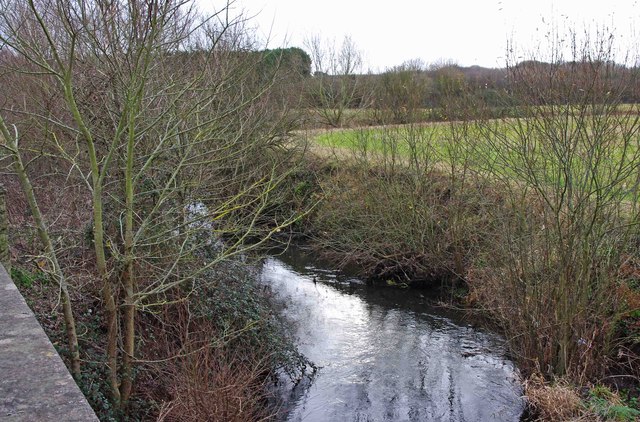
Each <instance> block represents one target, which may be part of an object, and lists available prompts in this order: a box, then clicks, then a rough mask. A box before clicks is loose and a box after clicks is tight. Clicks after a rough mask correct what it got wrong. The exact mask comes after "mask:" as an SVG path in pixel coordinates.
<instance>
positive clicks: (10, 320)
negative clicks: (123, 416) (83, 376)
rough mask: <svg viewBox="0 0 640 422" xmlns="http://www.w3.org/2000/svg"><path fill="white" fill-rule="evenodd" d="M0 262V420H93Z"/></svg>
mask: <svg viewBox="0 0 640 422" xmlns="http://www.w3.org/2000/svg"><path fill="white" fill-rule="evenodd" d="M97 420H98V419H97V417H96V415H95V413H94V412H93V410H92V409H91V407H90V406H89V403H87V400H86V399H85V397H84V395H83V394H82V392H80V389H79V388H78V386H77V385H76V383H75V382H74V380H73V378H72V377H71V374H70V373H69V371H68V370H67V367H66V366H65V364H64V362H62V359H61V358H60V356H58V353H56V350H55V349H54V347H53V345H52V344H51V342H50V341H49V338H48V337H47V335H46V334H45V332H44V330H43V329H42V327H41V326H40V324H39V323H38V321H37V320H36V317H35V315H34V314H33V312H31V309H29V307H28V306H27V303H26V302H25V300H24V298H23V297H22V295H21V294H20V292H19V291H18V289H17V288H16V286H15V284H14V283H13V281H12V280H11V278H10V277H9V276H8V274H7V272H6V271H5V269H4V267H3V266H2V265H1V264H0V421H2V422H5V421H12V422H13V421H16V422H17V421H25V422H26V421H29V422H36V421H42V422H46V421H56V422H67V421H68V422H72V421H97Z"/></svg>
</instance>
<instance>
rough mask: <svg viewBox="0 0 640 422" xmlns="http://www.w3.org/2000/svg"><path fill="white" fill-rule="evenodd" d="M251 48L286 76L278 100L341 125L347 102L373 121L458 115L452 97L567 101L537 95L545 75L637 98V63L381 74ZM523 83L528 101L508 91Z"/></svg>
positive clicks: (485, 104)
mask: <svg viewBox="0 0 640 422" xmlns="http://www.w3.org/2000/svg"><path fill="white" fill-rule="evenodd" d="M257 54H259V57H260V62H261V65H260V66H259V67H258V71H259V72H260V73H261V74H262V75H265V76H269V77H270V76H272V75H273V74H274V72H278V73H279V74H280V75H287V76H286V78H284V79H282V78H281V79H279V80H280V81H286V82H287V83H286V84H285V85H284V86H283V87H282V89H281V90H278V91H280V95H281V96H282V99H283V100H284V99H286V100H287V101H288V103H289V104H296V105H297V107H300V108H306V109H316V110H325V111H324V112H322V113H321V114H322V115H323V116H324V117H325V118H324V119H322V120H324V122H323V123H325V124H326V125H330V126H341V125H342V124H343V123H344V122H343V120H344V118H345V116H347V115H348V113H346V110H350V109H360V110H363V109H364V110H369V111H370V113H369V114H368V116H369V118H370V120H371V121H370V122H369V123H371V124H376V123H407V122H409V121H414V120H416V119H418V120H449V119H456V118H460V117H463V116H459V115H458V114H459V113H461V112H466V111H465V110H467V109H468V107H459V105H458V106H456V107H450V106H448V104H450V103H451V102H452V101H455V100H456V99H458V100H460V99H464V100H465V101H466V102H467V105H468V106H471V107H476V108H482V109H483V110H484V111H485V112H489V113H491V114H493V115H495V116H496V117H500V116H502V117H504V116H508V115H512V114H514V113H515V114H517V107H518V106H530V105H549V104H557V103H558V102H561V103H567V102H568V103H571V101H572V99H571V98H567V97H563V98H554V97H553V96H549V95H544V96H542V95H537V94H536V91H537V89H536V86H538V85H539V84H542V83H544V82H545V81H548V80H555V81H558V80H560V81H562V80H567V81H569V80H570V81H572V82H571V83H572V84H574V90H575V92H576V98H581V97H582V96H581V95H578V94H579V92H581V91H580V90H582V91H584V90H589V89H593V88H594V86H593V84H594V83H596V84H598V88H601V87H602V86H610V87H611V91H612V92H616V93H617V95H620V96H621V98H620V100H621V102H623V103H637V102H639V100H640V93H639V92H638V88H637V83H636V79H637V76H638V69H637V68H635V67H628V66H624V65H620V64H616V63H613V62H607V63H598V62H593V61H589V62H575V61H571V62H564V63H545V62H542V61H536V60H528V61H522V62H519V63H517V64H514V65H510V66H506V67H504V68H486V67H481V66H470V67H464V66H459V65H457V64H451V63H445V64H437V65H430V66H427V65H425V64H423V63H421V62H419V61H414V62H407V63H404V64H402V65H399V66H395V67H393V68H390V69H388V70H386V71H385V72H382V73H379V74H373V73H367V74H363V73H359V74H355V73H352V74H329V73H325V72H318V71H316V72H313V71H312V59H311V57H310V56H309V54H308V53H307V52H305V51H304V50H303V49H301V48H295V47H294V48H286V49H274V50H265V51H261V52H258V53H257ZM594 66H595V67H598V69H599V75H600V76H599V78H598V80H597V81H593V80H587V79H586V78H585V79H584V80H583V83H582V84H581V83H577V84H576V81H578V82H579V81H581V78H580V75H581V74H587V73H588V72H590V74H593V73H592V71H593V68H594ZM558 75H566V76H567V77H566V78H562V77H560V78H559V77H558ZM569 76H571V77H569ZM292 83H293V84H294V86H292V85H291V84H292ZM558 88H560V87H558ZM562 88H566V87H562ZM523 89H524V90H529V91H530V95H527V96H526V98H527V101H528V103H527V104H521V101H519V100H517V98H522V96H521V95H514V92H515V91H517V90H523ZM563 92H566V90H565V89H563ZM339 110H343V112H339ZM329 111H331V112H329Z"/></svg>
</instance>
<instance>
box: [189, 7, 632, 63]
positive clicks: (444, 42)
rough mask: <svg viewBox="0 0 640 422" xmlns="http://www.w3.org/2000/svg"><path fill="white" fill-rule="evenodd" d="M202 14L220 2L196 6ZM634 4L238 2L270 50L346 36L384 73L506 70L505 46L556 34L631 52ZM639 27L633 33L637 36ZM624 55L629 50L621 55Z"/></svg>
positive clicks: (530, 45)
mask: <svg viewBox="0 0 640 422" xmlns="http://www.w3.org/2000/svg"><path fill="white" fill-rule="evenodd" d="M199 3H200V4H201V6H202V7H204V8H212V7H213V8H215V7H221V6H222V5H224V4H225V2H223V1H214V0H199ZM638 3H639V1H638V0H582V1H580V0H395V1H382V0H378V1H375V0H370V1H367V0H314V1H307V0H236V1H235V3H234V4H233V9H234V11H235V12H239V11H241V10H244V11H245V13H247V14H249V15H252V16H254V15H255V17H254V18H253V19H252V23H253V25H254V26H255V27H257V29H258V31H259V34H260V35H261V36H262V37H263V38H267V37H269V40H270V41H269V47H271V48H276V47H281V46H299V47H302V46H303V40H304V38H305V37H308V36H309V35H311V34H320V35H321V36H322V37H323V38H327V39H331V38H336V39H338V40H341V39H342V37H343V36H344V35H347V34H348V35H350V36H351V37H352V39H353V40H354V42H355V43H356V45H357V46H358V47H359V48H360V49H361V50H362V51H363V53H364V56H365V62H366V64H367V67H368V68H370V69H371V70H383V69H384V68H386V67H389V66H393V65H397V64H400V63H402V62H403V61H406V60H410V59H416V58H419V59H422V60H423V61H424V62H426V63H433V62H438V61H442V60H453V61H455V62H457V63H459V64H460V65H465V66H469V65H474V64H477V65H481V66H489V67H499V66H502V65H504V61H505V51H506V46H507V41H508V40H512V41H513V42H514V43H515V44H516V45H518V46H520V47H521V48H523V49H525V50H530V49H532V48H535V47H534V45H535V43H536V40H538V41H539V40H544V34H545V33H547V32H548V30H549V28H551V27H552V26H553V25H554V24H555V26H556V27H573V28H578V29H580V30H582V29H583V28H584V27H585V26H586V27H589V28H596V27H600V28H602V27H603V26H605V27H607V28H608V29H609V30H613V32H614V34H615V35H616V39H617V40H618V44H619V45H624V46H629V45H635V44H636V42H637V41H640V39H638V37H639V35H638V34H640V32H638V31H640V4H638ZM636 27H637V31H636ZM625 48H627V47H625Z"/></svg>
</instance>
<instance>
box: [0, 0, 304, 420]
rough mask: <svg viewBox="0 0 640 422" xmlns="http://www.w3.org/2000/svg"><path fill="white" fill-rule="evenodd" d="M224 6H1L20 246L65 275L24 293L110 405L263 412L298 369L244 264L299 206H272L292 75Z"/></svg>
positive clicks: (292, 160) (45, 268) (25, 259)
mask: <svg viewBox="0 0 640 422" xmlns="http://www.w3.org/2000/svg"><path fill="white" fill-rule="evenodd" d="M229 7H230V4H227V5H226V6H225V7H223V8H222V9H221V10H219V11H218V12H217V13H215V14H214V15H212V16H201V15H199V14H198V13H197V11H196V10H195V8H194V5H193V3H192V2H188V1H173V0H169V1H152V2H147V1H116V2H114V1H95V2H73V1H65V0H42V1H37V0H32V1H28V2H21V1H13V0H6V1H2V2H0V47H1V51H0V66H2V73H1V74H0V78H1V82H0V86H1V89H2V93H3V95H2V108H1V109H0V141H1V142H0V151H1V152H0V154H1V155H0V160H1V162H2V166H3V173H2V183H3V184H4V185H6V186H7V188H8V189H9V191H10V195H9V196H8V197H9V204H8V207H9V210H10V217H11V222H12V224H13V230H12V241H13V246H14V259H17V261H18V265H17V268H22V270H21V271H24V273H36V274H45V276H40V275H39V276H38V278H40V277H44V278H45V279H47V280H50V281H51V282H52V283H53V284H52V287H51V288H49V289H46V288H45V287H42V289H43V290H30V289H29V288H27V290H30V291H34V292H35V294H33V295H31V298H32V299H33V301H34V302H37V303H36V307H37V308H38V309H39V312H38V313H39V315H40V316H41V317H42V319H41V320H43V321H45V325H46V326H48V327H49V328H51V332H52V333H54V334H53V335H54V338H59V337H56V335H55V333H58V335H60V334H59V333H60V331H58V330H59V329H62V328H63V327H64V334H63V335H62V337H63V338H64V342H62V343H61V344H65V346H64V348H63V350H62V352H63V354H64V355H65V357H66V358H67V359H68V362H69V364H70V368H71V371H72V373H73V375H74V377H75V378H76V380H77V381H78V382H79V383H80V384H81V386H82V387H83V388H85V390H86V391H87V394H88V396H89V398H90V399H91V400H92V404H93V405H94V406H95V408H96V410H97V411H98V413H99V414H100V415H101V417H102V418H103V419H109V418H111V417H113V418H126V417H127V415H132V417H141V413H140V412H142V409H146V410H148V411H150V412H151V413H152V414H153V413H155V415H156V416H158V415H160V416H161V417H162V418H165V419H166V420H183V419H189V418H195V419H200V418H202V419H208V418H214V419H218V418H222V419H228V420H231V419H233V418H236V419H237V420H246V419H251V418H253V417H254V416H255V415H256V414H257V413H253V412H258V413H261V412H264V411H265V401H264V400H263V399H262V397H263V396H264V394H265V390H264V386H265V384H264V383H265V381H266V380H267V379H268V377H269V375H270V374H273V373H274V372H275V371H277V370H281V369H283V368H285V369H286V372H288V373H290V374H291V375H292V376H293V375H295V376H300V374H301V371H303V370H304V364H303V363H301V362H302V360H301V358H300V357H299V356H297V355H296V354H295V350H294V349H293V348H292V346H291V344H290V343H287V342H286V340H285V338H286V335H285V334H284V333H283V332H280V331H278V325H277V323H276V322H274V321H273V319H272V317H271V315H270V314H269V311H268V310H267V308H266V307H265V306H266V305H265V303H264V298H263V297H262V295H261V294H260V290H259V289H257V288H256V287H255V286H254V284H253V283H254V281H255V280H253V279H254V278H255V277H254V276H253V275H252V274H250V273H247V272H246V271H244V270H241V268H243V265H241V264H239V262H240V261H242V260H243V259H246V257H247V256H248V253H249V252H250V250H252V249H253V248H254V247H255V246H257V245H259V244H261V243H264V242H265V241H267V240H268V239H269V238H270V237H271V236H272V235H273V234H274V233H277V232H282V231H283V229H285V228H286V227H287V226H289V225H290V224H292V223H293V222H295V221H297V220H298V219H299V218H300V216H301V215H303V214H304V212H305V211H304V210H302V209H299V210H283V212H276V211H277V210H279V209H280V207H279V205H280V196H279V195H280V194H281V192H286V191H287V189H286V188H285V187H283V185H282V184H283V181H284V180H286V178H287V177H288V174H289V173H290V171H291V169H293V168H295V166H296V160H297V159H296V156H297V151H296V149H297V147H296V145H294V143H292V142H291V141H290V139H289V138H288V137H287V133H288V132H289V131H290V130H291V129H292V128H293V127H294V126H293V125H294V124H295V121H296V117H295V115H293V114H292V113H290V109H289V104H288V103H286V102H283V101H282V97H281V95H279V94H278V92H277V91H275V90H274V89H273V88H274V86H275V85H276V84H279V86H280V87H283V86H285V85H286V84H288V83H291V82H292V81H294V80H295V78H296V77H297V76H295V75H292V74H291V73H289V72H288V70H287V71H285V69H290V68H291V67H290V66H285V65H284V64H283V63H284V62H285V61H286V60H285V59H286V58H287V57H290V55H287V54H285V53H286V52H284V51H282V52H280V53H281V54H280V55H279V56H275V55H274V54H278V53H271V54H265V53H264V52H259V51H261V50H260V48H259V46H258V45H257V44H256V43H255V41H254V40H253V38H252V37H251V33H250V31H249V30H248V29H247V28H246V27H245V26H244V22H245V20H244V18H242V17H239V18H237V19H233V20H229V19H230V18H229V13H228V11H229ZM294 53H295V52H294ZM294 56H295V54H294ZM291 57H293V56H291ZM291 57H290V58H291ZM283 60H285V61H283ZM287 60H288V59H287ZM291 60H294V58H291ZM265 69H268V71H265ZM287 211H288V212H287ZM225 270H226V271H225ZM25 287H27V286H25ZM31 287H33V286H31ZM57 292H60V304H61V307H62V311H63V312H62V313H63V316H64V317H63V318H57V317H56V316H57V314H58V312H59V305H58V302H57V301H56V300H55V298H56V293H57ZM26 294H27V295H29V293H28V292H27V293H26ZM47 299H51V301H50V302H49V301H48V300H47ZM49 306H50V307H49ZM47 321H48V322H50V324H49V323H47ZM165 375H166V376H167V377H166V379H167V383H158V381H157V380H158V378H163V379H164V376H165ZM205 375H207V376H205ZM181 383H182V384H181ZM234 387H237V390H238V394H229V393H228V392H229V390H230V389H233V388H234ZM185 388H187V389H188V391H190V393H193V397H194V398H196V397H198V398H199V400H197V401H191V402H183V401H182V399H184V396H183V394H184V391H185ZM211 391H213V392H214V393H213V394H211V393H209V392H211ZM196 392H199V395H198V394H195V393H196ZM223 392H226V393H225V394H222V393H223ZM141 401H142V404H141ZM221 412H222V413H221ZM243 412H244V413H243ZM261 414H262V413H261Z"/></svg>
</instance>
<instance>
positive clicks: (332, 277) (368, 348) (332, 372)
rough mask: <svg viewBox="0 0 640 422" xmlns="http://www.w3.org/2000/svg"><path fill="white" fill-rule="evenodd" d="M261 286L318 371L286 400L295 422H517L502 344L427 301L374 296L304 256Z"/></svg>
mask: <svg viewBox="0 0 640 422" xmlns="http://www.w3.org/2000/svg"><path fill="white" fill-rule="evenodd" d="M262 282H263V283H265V284H267V285H268V286H270V287H269V288H270V289H271V291H272V293H273V295H274V296H275V297H276V298H277V300H278V301H279V302H280V303H282V304H283V310H282V312H283V316H284V317H285V318H286V320H287V321H288V322H289V324H290V325H291V326H292V327H293V329H294V331H295V333H294V334H295V338H296V339H297V343H298V346H299V349H300V351H301V352H302V353H303V354H304V355H305V356H307V357H308V358H309V359H310V360H311V361H312V362H313V363H315V364H316V365H317V366H318V367H319V369H318V371H317V373H316V376H315V377H314V378H313V379H312V380H311V381H308V382H303V383H301V384H299V385H298V386H296V387H295V388H292V389H288V390H287V392H286V393H283V394H284V395H285V397H284V398H285V405H284V409H283V415H284V416H283V418H284V420H287V421H305V422H313V421H318V422H320V421H322V422H326V421H345V422H349V421H362V422H364V421H466V422H471V421H519V420H520V417H521V414H522V412H523V409H524V404H523V401H522V399H521V395H522V390H521V387H520V385H519V383H518V377H517V371H516V369H515V367H514V365H513V363H512V362H511V361H509V360H508V359H506V358H505V351H504V347H503V343H504V342H503V340H502V339H501V338H500V337H499V336H497V335H495V334H492V333H490V332H486V331H483V330H482V329H478V328H474V327H472V326H470V325H469V324H467V323H464V322H463V321H462V320H461V319H460V318H459V317H457V316H456V315H452V314H450V313H447V312H444V311H443V310H441V309H439V308H435V307H433V306H429V305H428V301H427V300H426V299H425V298H424V297H423V296H422V295H421V294H420V292H419V291H416V290H410V291H406V290H405V291H402V290H395V289H389V288H374V287H371V286H366V285H364V283H362V282H361V281H359V280H357V279H354V278H349V277H344V276H342V275H340V274H339V273H338V272H336V271H333V270H330V269H327V268H322V266H319V265H317V264H316V263H314V261H313V259H311V258H310V257H309V256H305V255H304V254H302V253H300V252H299V251H295V250H294V251H293V252H287V253H286V254H284V255H282V256H280V257H278V258H275V257H272V258H269V259H268V260H267V261H266V262H265V264H264V267H263V270H262Z"/></svg>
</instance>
